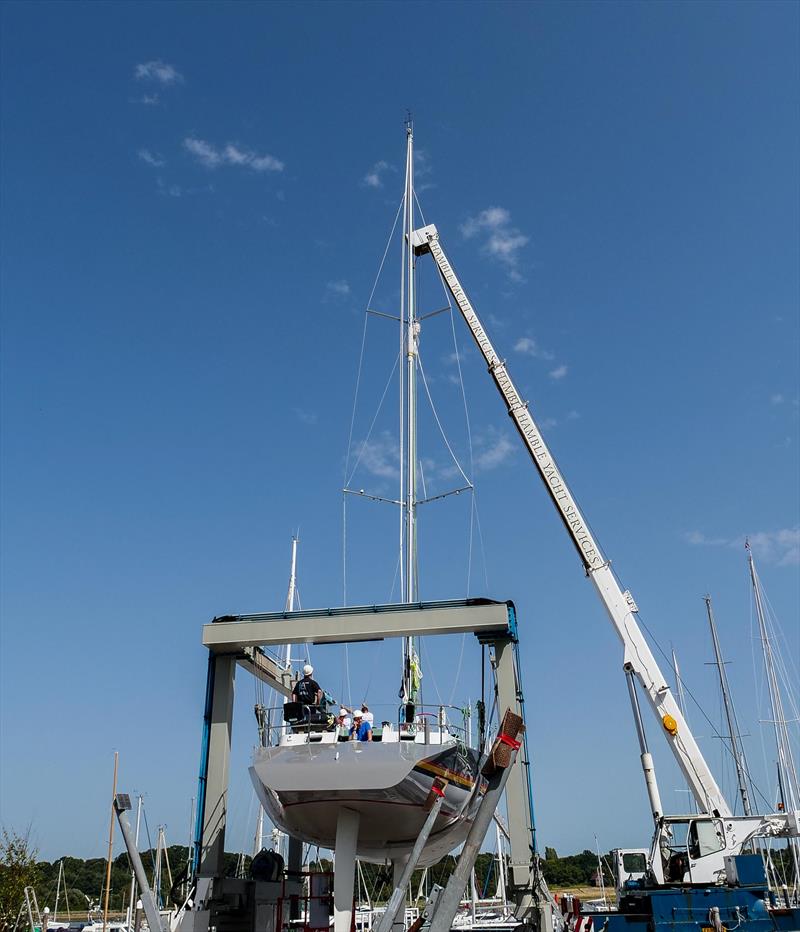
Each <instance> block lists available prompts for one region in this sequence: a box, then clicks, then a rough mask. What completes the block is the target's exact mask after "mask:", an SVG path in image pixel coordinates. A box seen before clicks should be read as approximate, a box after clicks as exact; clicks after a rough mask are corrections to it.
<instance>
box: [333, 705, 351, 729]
mask: <svg viewBox="0 0 800 932" xmlns="http://www.w3.org/2000/svg"><path fill="white" fill-rule="evenodd" d="M347 712H348V709H347V707H346V706H342V708H341V709H339V714H338V715H337V716H336V727H337V728H339V729H342V728H343V729H346V731H347V733H348V734H350V729H351V728H352V727H353V723H352V722H351V721H350V716H349V715H348V714H347Z"/></svg>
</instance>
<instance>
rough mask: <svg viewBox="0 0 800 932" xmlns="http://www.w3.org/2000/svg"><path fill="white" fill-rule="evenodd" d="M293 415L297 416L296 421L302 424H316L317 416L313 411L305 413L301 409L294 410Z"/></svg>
mask: <svg viewBox="0 0 800 932" xmlns="http://www.w3.org/2000/svg"><path fill="white" fill-rule="evenodd" d="M294 413H295V414H296V415H297V418H298V420H300V421H302V422H303V423H304V424H316V423H317V414H316V412H314V411H306V410H304V409H303V408H295V409H294Z"/></svg>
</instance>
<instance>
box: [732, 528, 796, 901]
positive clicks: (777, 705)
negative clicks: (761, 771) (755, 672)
mask: <svg viewBox="0 0 800 932" xmlns="http://www.w3.org/2000/svg"><path fill="white" fill-rule="evenodd" d="M745 548H746V549H747V561H748V564H749V566H750V579H751V581H752V583H753V598H754V601H755V603H756V615H757V616H758V630H759V634H760V635H761V647H762V650H763V652H764V667H765V669H766V673H767V688H768V689H769V702H770V710H771V712H772V724H773V727H774V728H775V747H776V751H777V754H778V785H779V792H780V795H781V804H782V805H783V809H784V811H789V812H792V811H794V810H795V809H797V808H798V806H799V805H800V788H798V785H797V769H796V768H795V764H794V757H793V756H792V745H791V742H790V740H789V730H788V728H787V727H786V714H785V712H784V710H783V699H782V698H781V691H780V687H779V686H778V677H777V674H776V672H775V658H774V656H773V652H772V641H771V639H770V636H769V630H768V627H767V619H766V615H765V613H764V601H763V597H762V592H761V580H760V579H759V578H758V573H756V565H755V563H754V562H753V551H752V550H751V549H750V542H749V541H745ZM787 844H788V847H789V851H790V852H791V857H792V867H793V868H794V889H795V892H797V890H798V888H800V843H798V840H797V839H796V838H790V839H789V840H788V842H787Z"/></svg>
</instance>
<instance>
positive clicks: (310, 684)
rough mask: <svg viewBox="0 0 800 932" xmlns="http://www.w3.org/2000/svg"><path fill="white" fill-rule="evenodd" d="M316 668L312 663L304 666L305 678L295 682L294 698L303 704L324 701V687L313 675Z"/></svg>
mask: <svg viewBox="0 0 800 932" xmlns="http://www.w3.org/2000/svg"><path fill="white" fill-rule="evenodd" d="M313 672H314V668H313V667H312V666H311V664H310V663H307V664H306V665H305V666H304V667H303V678H302V679H301V680H298V681H297V682H296V683H295V684H294V688H293V689H292V699H294V701H295V702H301V703H302V704H303V705H320V704H321V703H322V689H321V688H320V685H319V683H318V682H317V681H316V680H314V679H312V678H311V676H312V674H313Z"/></svg>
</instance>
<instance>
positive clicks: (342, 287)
mask: <svg viewBox="0 0 800 932" xmlns="http://www.w3.org/2000/svg"><path fill="white" fill-rule="evenodd" d="M325 287H326V288H327V289H328V291H329V292H330V293H331V294H335V295H338V296H340V297H345V295H349V294H350V285H349V283H348V282H346V281H345V280H344V279H343V278H342V279H340V280H339V281H335V282H328V284H327V285H326V286H325Z"/></svg>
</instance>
